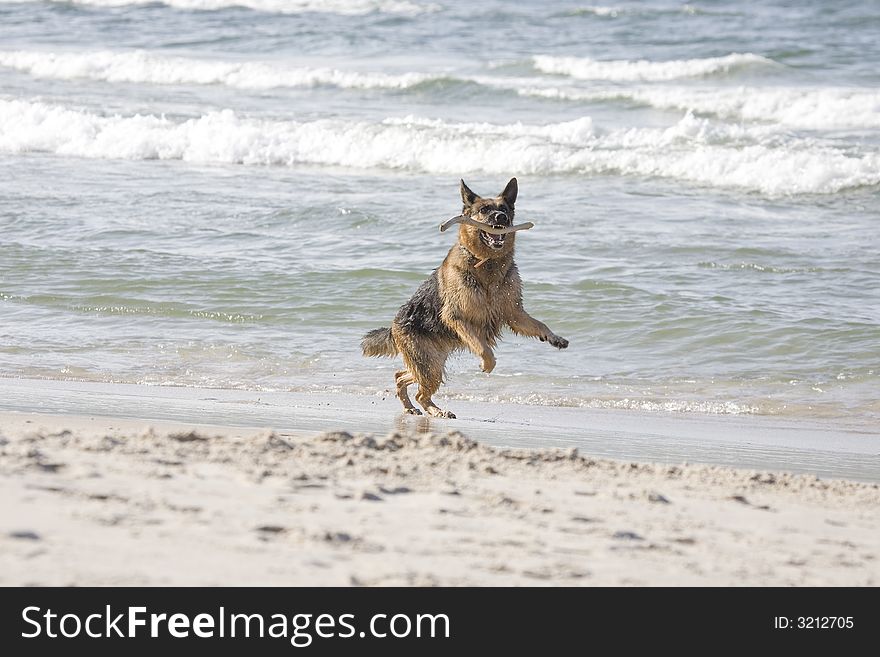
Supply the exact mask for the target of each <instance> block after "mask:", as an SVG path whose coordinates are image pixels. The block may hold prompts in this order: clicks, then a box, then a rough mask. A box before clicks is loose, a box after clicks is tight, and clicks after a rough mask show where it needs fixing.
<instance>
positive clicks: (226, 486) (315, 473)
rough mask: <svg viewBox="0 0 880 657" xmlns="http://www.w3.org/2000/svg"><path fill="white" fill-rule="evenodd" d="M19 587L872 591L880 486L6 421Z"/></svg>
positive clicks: (386, 437)
mask: <svg viewBox="0 0 880 657" xmlns="http://www.w3.org/2000/svg"><path fill="white" fill-rule="evenodd" d="M0 475H2V476H0V487H2V495H3V498H4V500H5V503H4V504H3V507H2V508H3V512H2V513H0V584H3V585H123V584H130V585H155V586H161V585H352V586H363V585H366V586H370V585H456V586H457V585H577V586H581V585H587V586H594V585H758V586H768V585H800V586H804V585H858V586H876V585H877V584H878V582H880V561H878V557H880V487H878V485H877V484H876V483H865V482H854V481H845V480H826V479H818V478H816V477H815V476H809V475H793V474H782V473H772V472H759V471H754V470H738V469H731V468H726V467H720V466H712V465H696V464H690V465H684V464H683V465H654V464H648V463H636V462H630V461H626V460H609V459H603V458H592V457H590V456H589V455H587V454H579V453H578V451H577V450H576V449H565V450H564V449H512V448H499V447H490V446H487V445H485V444H481V443H478V442H476V441H474V440H471V439H470V438H468V437H467V436H465V435H463V434H462V433H459V432H457V431H435V430H431V431H428V432H420V431H419V430H418V427H417V426H416V425H413V426H412V427H410V428H409V429H408V430H406V431H403V432H400V431H395V432H391V433H386V434H370V433H357V432H348V431H335V432H329V433H328V432H324V433H320V432H313V431H303V432H286V431H285V432H275V431H272V430H271V429H260V428H256V427H250V428H248V427H235V428H231V427H222V426H212V425H192V424H180V423H173V422H157V421H145V420H132V419H127V420H126V419H121V418H108V417H100V416H89V417H83V416H75V415H47V414H36V413H15V412H4V413H2V414H0Z"/></svg>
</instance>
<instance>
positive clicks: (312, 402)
mask: <svg viewBox="0 0 880 657" xmlns="http://www.w3.org/2000/svg"><path fill="white" fill-rule="evenodd" d="M448 405H449V406H450V408H452V409H453V410H454V411H455V412H456V413H457V414H458V419H456V420H440V419H435V418H427V417H424V416H421V417H414V416H406V415H403V414H401V413H400V409H399V404H398V402H397V400H396V398H395V397H394V396H393V394H391V393H390V392H387V393H386V394H384V395H383V396H378V395H375V396H370V395H352V394H344V393H319V392H255V391H246V390H230V389H207V388H185V387H171V386H140V385H133V384H106V383H91V382H89V383H86V382H71V381H56V380H43V379H14V378H0V413H3V412H17V413H44V414H45V413H48V414H60V415H86V416H92V415H93V416H107V417H117V418H129V419H131V418H134V419H138V420H143V421H150V422H154V423H155V422H171V423H175V424H206V423H207V424H215V425H220V426H224V427H245V428H254V427H271V428H273V429H275V430H277V431H282V432H287V433H291V432H294V433H297V434H299V435H314V434H315V433H319V432H322V431H336V430H344V431H350V432H355V433H361V432H370V433H374V434H386V433H388V432H392V431H400V432H404V433H411V432H416V433H418V432H421V433H426V432H434V433H438V432H446V431H460V432H462V433H463V434H465V435H467V436H468V437H470V438H472V439H474V440H478V441H480V442H482V443H485V444H487V445H493V446H496V447H515V448H535V449H536V448H563V449H568V448H577V449H579V450H580V451H581V452H583V453H586V454H590V455H591V456H594V457H601V458H611V459H625V460H632V461H637V462H645V463H667V464H681V463H703V464H709V465H719V466H725V467H734V468H749V469H756V470H772V471H785V472H793V473H802V474H810V475H815V476H818V477H822V478H836V479H850V480H856V481H866V482H874V483H880V447H878V444H880V443H878V440H880V432H878V433H865V432H861V431H856V430H851V429H845V428H837V427H834V426H832V425H831V424H829V423H818V422H813V421H806V420H801V421H795V420H792V419H791V418H782V417H776V416H750V415H735V416H728V415H719V416H715V415H696V414H674V413H668V412H640V411H632V410H619V409H589V408H573V407H554V406H526V405H519V404H489V403H480V402H467V401H450V402H449V404H448ZM208 420H209V421H208Z"/></svg>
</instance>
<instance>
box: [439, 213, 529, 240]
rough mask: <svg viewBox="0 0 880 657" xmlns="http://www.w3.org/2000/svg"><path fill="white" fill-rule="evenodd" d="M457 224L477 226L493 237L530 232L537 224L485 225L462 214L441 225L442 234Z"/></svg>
mask: <svg viewBox="0 0 880 657" xmlns="http://www.w3.org/2000/svg"><path fill="white" fill-rule="evenodd" d="M455 224H468V225H469V226H476V227H477V228H479V229H480V230H482V231H483V232H484V233H492V234H493V235H507V234H508V233H515V232H516V231H518V230H528V229H529V228H534V226H535V224H533V223H532V222H531V221H527V222H525V223H523V224H517V225H516V226H493V225H492V224H487V223H483V222H482V221H477V220H476V219H473V218H471V217H466V216H464V215H463V214H460V215H458V216H457V217H453V218H452V219H450V220H449V221H444V222H443V223H442V224H440V232H441V233H443V232H445V231H446V230H447V229H448V228H449V227H450V226H454V225H455Z"/></svg>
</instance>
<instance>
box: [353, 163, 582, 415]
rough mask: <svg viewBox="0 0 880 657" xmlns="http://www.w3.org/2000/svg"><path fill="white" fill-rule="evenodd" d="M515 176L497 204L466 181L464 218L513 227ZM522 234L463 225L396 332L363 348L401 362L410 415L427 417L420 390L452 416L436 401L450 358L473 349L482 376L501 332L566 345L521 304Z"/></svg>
mask: <svg viewBox="0 0 880 657" xmlns="http://www.w3.org/2000/svg"><path fill="white" fill-rule="evenodd" d="M516 196H517V182H516V178H512V179H511V180H510V182H509V183H507V186H506V187H505V188H504V191H503V192H501V194H500V195H499V196H496V197H495V198H482V197H480V196H477V195H476V194H475V193H474V192H472V191H471V190H470V188H468V186H467V185H466V184H465V182H464V180H462V181H461V199H462V201H463V202H464V208H463V210H462V214H463V215H466V216H469V217H472V218H474V219H476V220H478V221H481V222H483V223H489V224H492V225H494V226H498V227H507V226H511V225H513V218H514V204H515V203H516ZM515 242H516V233H509V234H507V235H492V234H489V233H486V232H484V231H482V230H480V229H479V228H478V227H476V226H471V225H467V224H461V225H460V226H459V228H458V240H457V241H456V243H455V244H454V245H453V246H452V248H451V249H449V253H448V254H447V255H446V258H445V259H444V260H443V264H441V265H440V267H438V268H437V269H435V270H434V272H433V273H432V274H431V276H429V277H428V279H427V280H426V281H425V282H424V283H422V285H421V286H420V287H419V289H418V290H416V293H415V294H414V295H413V296H412V298H411V299H410V300H409V301H407V302H406V303H405V304H403V306H401V308H400V310H399V311H398V313H397V316H396V317H395V318H394V321H393V322H392V324H391V328H379V329H374V330H372V331H370V332H369V333H367V334H366V335H365V336H364V338H363V340H362V342H361V348H362V349H363V352H364V355H365V356H396V355H397V354H400V355H401V356H403V362H404V366H405V368H406V369H402V370H400V371H399V372H397V373H395V375H394V381H395V384H396V388H397V396H398V398H399V399H400V401H401V402H402V403H403V408H404V411H405V412H406V413H411V414H414V415H421V411H420V410H419V409H417V408H416V407H415V406H414V405H413V403H412V401H411V400H410V398H409V394H408V393H407V388H408V387H409V386H410V385H412V384H414V383H415V384H418V386H419V389H418V392H417V393H416V401H417V402H418V403H419V405H420V406H421V407H422V408H423V409H425V412H426V413H428V414H429V415H433V416H435V417H446V418H454V417H455V415H453V414H452V413H450V412H449V411H445V410H442V409H441V408H439V407H438V406H437V405H436V404H435V403H434V401H433V400H432V399H431V397H432V396H433V395H434V393H435V392H437V390H438V388H439V387H440V384H441V383H442V382H443V376H444V368H445V365H446V359H447V358H448V356H449V354H450V353H452V352H453V351H456V350H457V349H468V350H470V351H472V352H473V353H474V354H476V355H477V356H479V357H480V360H481V366H482V370H483V371H484V372H491V371H492V370H493V369H494V368H495V355H494V354H493V353H492V348H493V347H494V346H495V343H496V341H497V339H498V337H499V336H500V335H501V330H502V328H503V327H504V326H505V325H506V326H509V327H510V328H511V329H512V330H513V332H514V333H517V334H519V335H525V336H529V337H533V338H538V339H539V340H540V341H541V342H549V343H550V344H551V345H552V346H554V347H557V348H558V349H565V348H566V347H568V340H566V339H565V338H561V337H559V336H558V335H556V334H555V333H553V331H551V330H550V329H549V328H547V325H546V324H544V323H543V322H539V321H538V320H537V319H535V318H534V317H532V316H530V315H529V314H528V313H527V312H526V311H525V310H524V309H523V304H522V283H521V281H520V277H519V271H517V268H516V264H515V263H514V261H513V250H514V244H515Z"/></svg>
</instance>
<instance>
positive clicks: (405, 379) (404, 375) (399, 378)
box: [394, 370, 422, 415]
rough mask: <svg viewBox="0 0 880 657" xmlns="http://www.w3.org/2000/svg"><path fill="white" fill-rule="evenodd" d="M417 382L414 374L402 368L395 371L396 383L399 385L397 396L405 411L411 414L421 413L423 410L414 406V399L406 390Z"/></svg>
mask: <svg viewBox="0 0 880 657" xmlns="http://www.w3.org/2000/svg"><path fill="white" fill-rule="evenodd" d="M415 382H416V380H415V379H414V378H413V375H412V374H410V373H409V372H407V371H406V370H400V371H399V372H395V373H394V383H395V385H396V386H397V398H398V399H399V400H400V401H401V403H402V404H403V412H404V413H409V414H410V415H421V414H422V412H421V411H420V410H419V409H417V408H416V407H415V406H413V403H412V400H411V399H410V398H409V393H407V391H406V389H407V388H408V387H409V386H410V385H412V384H413V383H415Z"/></svg>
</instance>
